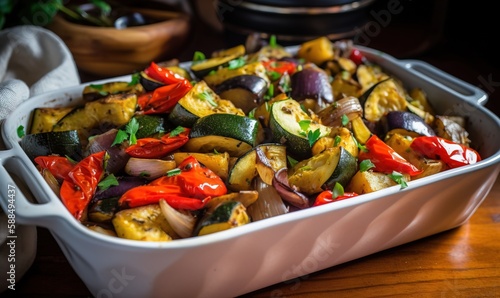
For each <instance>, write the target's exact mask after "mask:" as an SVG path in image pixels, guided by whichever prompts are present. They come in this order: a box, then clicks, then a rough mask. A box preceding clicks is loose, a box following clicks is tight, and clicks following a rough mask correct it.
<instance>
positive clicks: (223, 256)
mask: <svg viewBox="0 0 500 298" xmlns="http://www.w3.org/2000/svg"><path fill="white" fill-rule="evenodd" d="M359 48H360V49H361V50H362V52H363V53H364V54H365V55H366V56H367V57H368V58H369V59H370V60H372V61H374V62H376V63H378V64H380V65H381V66H383V67H384V68H385V69H386V70H387V71H388V72H390V73H392V74H394V75H395V76H397V77H399V78H400V79H402V81H403V82H404V83H405V85H406V86H407V87H417V86H418V87H421V88H423V89H424V90H425V91H426V92H427V93H428V95H429V98H430V99H431V101H432V103H433V104H434V106H435V108H436V110H437V111H438V112H439V113H440V114H449V115H462V116H467V118H468V119H469V121H468V131H469V132H470V135H471V136H470V137H471V139H472V142H473V144H475V146H476V147H477V149H478V151H479V152H480V154H481V155H482V156H483V158H484V159H483V160H482V161H481V162H479V163H476V164H474V165H470V166H467V167H462V168H456V169H452V170H449V171H446V172H443V173H439V174H436V175H433V176H430V177H427V178H423V179H420V180H416V181H412V182H410V183H408V185H409V187H408V188H406V189H404V190H400V187H399V186H394V187H391V188H388V189H384V190H381V191H378V192H375V193H370V194H366V195H361V196H359V197H356V198H354V199H350V200H344V201H340V202H336V203H333V204H327V205H323V206H318V207H315V208H310V209H306V210H301V211H297V212H293V213H289V214H285V215H282V216H277V217H274V218H270V219H266V220H262V221H258V222H254V223H251V224H248V225H245V226H242V227H238V228H235V229H231V230H227V231H223V232H219V233H215V234H210V235H206V236H202V237H196V238H188V239H182V240H175V241H172V242H161V243H158V242H140V241H132V240H126V239H119V238H113V237H108V236H105V235H101V234H98V233H96V232H93V231H91V230H88V229H87V228H85V227H84V226H83V225H81V224H80V223H79V222H77V221H76V220H75V219H74V218H73V217H72V216H71V215H70V213H69V212H67V211H66V209H65V207H64V205H63V204H62V203H61V202H60V200H59V199H58V198H57V197H56V196H55V195H54V194H53V192H52V190H50V188H49V187H48V186H47V185H46V183H45V182H44V181H43V179H42V177H41V175H40V174H39V173H38V172H37V170H36V169H35V166H34V165H33V164H32V163H31V162H30V160H29V159H28V157H27V156H26V155H25V154H24V152H23V150H22V149H21V147H20V146H19V144H18V141H19V138H18V136H17V133H16V129H17V128H18V126H19V125H24V126H25V127H26V126H27V124H28V121H29V118H30V113H31V111H32V110H33V108H35V107H39V106H58V105H65V104H69V103H70V102H73V101H76V100H78V98H79V97H80V94H81V92H82V88H83V86H78V87H72V88H67V89H61V90H58V91H55V92H50V93H46V94H43V95H40V96H37V97H34V98H31V99H30V100H28V101H27V102H25V103H24V104H22V105H21V106H19V108H18V109H16V110H15V111H14V112H13V113H12V115H10V117H9V118H8V119H7V120H6V121H5V123H4V125H3V130H2V137H3V138H4V140H5V142H6V144H7V146H8V148H9V149H8V150H5V151H1V152H0V161H1V163H0V184H1V185H0V196H1V200H0V203H1V205H2V208H3V209H4V210H6V209H7V191H6V190H7V187H8V185H9V184H10V185H16V184H15V183H14V179H13V177H15V176H17V177H21V178H22V180H23V181H25V182H26V184H27V187H28V188H29V189H30V190H31V192H32V194H33V195H34V197H36V201H37V203H30V202H29V201H28V199H27V196H28V194H27V193H24V192H23V191H20V188H19V187H16V189H17V190H19V191H18V192H16V196H15V202H16V218H17V220H18V223H22V224H29V225H37V226H41V227H46V228H48V229H49V230H50V231H51V232H52V234H53V235H54V237H55V239H56V240H57V242H58V244H59V245H60V247H61V249H62V251H63V252H64V254H65V256H66V257H67V259H68V261H69V262H70V263H71V265H72V266H73V268H74V270H75V271H76V272H77V274H78V275H79V276H80V278H81V279H82V280H83V282H84V283H85V284H86V285H87V287H88V288H89V290H90V291H91V292H92V293H93V294H94V295H95V296H96V297H234V296H237V295H241V294H244V293H248V292H251V291H254V290H257V289H259V288H263V287H266V286H269V285H272V284H276V283H280V282H285V281H287V280H290V279H293V278H296V277H299V276H302V275H305V274H309V273H311V272H315V271H318V270H321V269H324V268H327V267H331V266H335V265H338V264H341V263H344V262H347V261H350V260H353V259H357V258H360V257H363V256H366V255H369V254H372V253H375V252H378V251H381V250H384V249H388V248H391V247H394V246H397V245H401V244H404V243H407V242H410V241H413V240H416V239H419V238H423V237H426V236H429V235H432V234H436V233H439V232H442V231H445V230H448V229H452V228H455V227H457V226H460V225H462V224H463V223H465V222H466V221H467V220H468V219H469V217H470V216H471V215H472V214H473V213H474V211H475V210H476V208H477V207H478V206H479V205H480V204H481V202H482V201H483V200H484V198H485V197H486V195H487V194H488V192H489V191H490V189H491V187H492V185H493V183H494V182H495V180H496V178H497V176H498V173H499V170H500V163H499V161H500V120H499V119H498V117H497V116H495V115H494V114H493V113H491V112H490V111H489V110H487V109H485V108H484V107H483V106H482V104H484V103H485V102H486V100H487V96H486V94H485V93H484V92H482V91H481V90H480V89H478V88H477V87H474V86H473V85H471V84H468V83H466V82H463V81H461V80H459V79H457V78H455V77H453V76H450V75H448V74H446V73H444V72H442V71H441V70H439V69H436V68H434V67H433V66H431V65H429V64H426V63H424V62H422V61H415V60H404V61H403V60H397V59H395V58H393V57H391V56H388V55H386V54H383V53H380V52H379V51H376V50H373V49H369V48H365V47H359ZM117 79H126V80H129V79H130V78H129V77H121V78H112V79H110V80H109V81H111V80H117ZM101 82H102V81H101Z"/></svg>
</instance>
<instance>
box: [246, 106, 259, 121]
mask: <svg viewBox="0 0 500 298" xmlns="http://www.w3.org/2000/svg"><path fill="white" fill-rule="evenodd" d="M256 110H257V108H253V109H252V110H251V111H250V112H248V118H251V119H255V111H256Z"/></svg>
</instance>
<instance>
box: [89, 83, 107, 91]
mask: <svg viewBox="0 0 500 298" xmlns="http://www.w3.org/2000/svg"><path fill="white" fill-rule="evenodd" d="M89 86H90V88H92V89H95V90H99V91H101V90H102V89H103V88H104V85H103V84H90V85H89Z"/></svg>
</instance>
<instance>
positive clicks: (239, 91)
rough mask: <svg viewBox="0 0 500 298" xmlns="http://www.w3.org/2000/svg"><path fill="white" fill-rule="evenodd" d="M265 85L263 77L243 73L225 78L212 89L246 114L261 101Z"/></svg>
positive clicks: (265, 88)
mask: <svg viewBox="0 0 500 298" xmlns="http://www.w3.org/2000/svg"><path fill="white" fill-rule="evenodd" d="M267 87H268V85H267V81H266V80H264V79H263V78H261V77H259V76H256V75H247V74H245V75H239V76H235V77H231V78H229V79H227V80H225V81H224V82H222V83H221V84H219V85H217V86H216V87H215V90H214V91H215V93H217V94H218V95H219V96H220V97H221V98H223V99H227V100H229V101H231V102H232V103H233V104H234V105H235V106H236V107H238V108H240V109H242V110H243V112H245V114H247V113H248V112H250V111H251V110H252V109H254V108H256V107H257V106H258V105H259V103H260V102H261V101H262V98H263V97H264V94H265V93H266V91H267Z"/></svg>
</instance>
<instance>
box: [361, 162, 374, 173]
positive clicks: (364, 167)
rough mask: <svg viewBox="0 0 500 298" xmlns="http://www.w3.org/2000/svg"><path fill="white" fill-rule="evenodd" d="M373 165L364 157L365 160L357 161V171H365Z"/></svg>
mask: <svg viewBox="0 0 500 298" xmlns="http://www.w3.org/2000/svg"><path fill="white" fill-rule="evenodd" d="M374 167H375V165H374V164H373V162H372V161H371V160H369V159H365V160H363V161H362V162H360V163H359V171H360V172H366V171H368V170H369V169H372V168H374Z"/></svg>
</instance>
